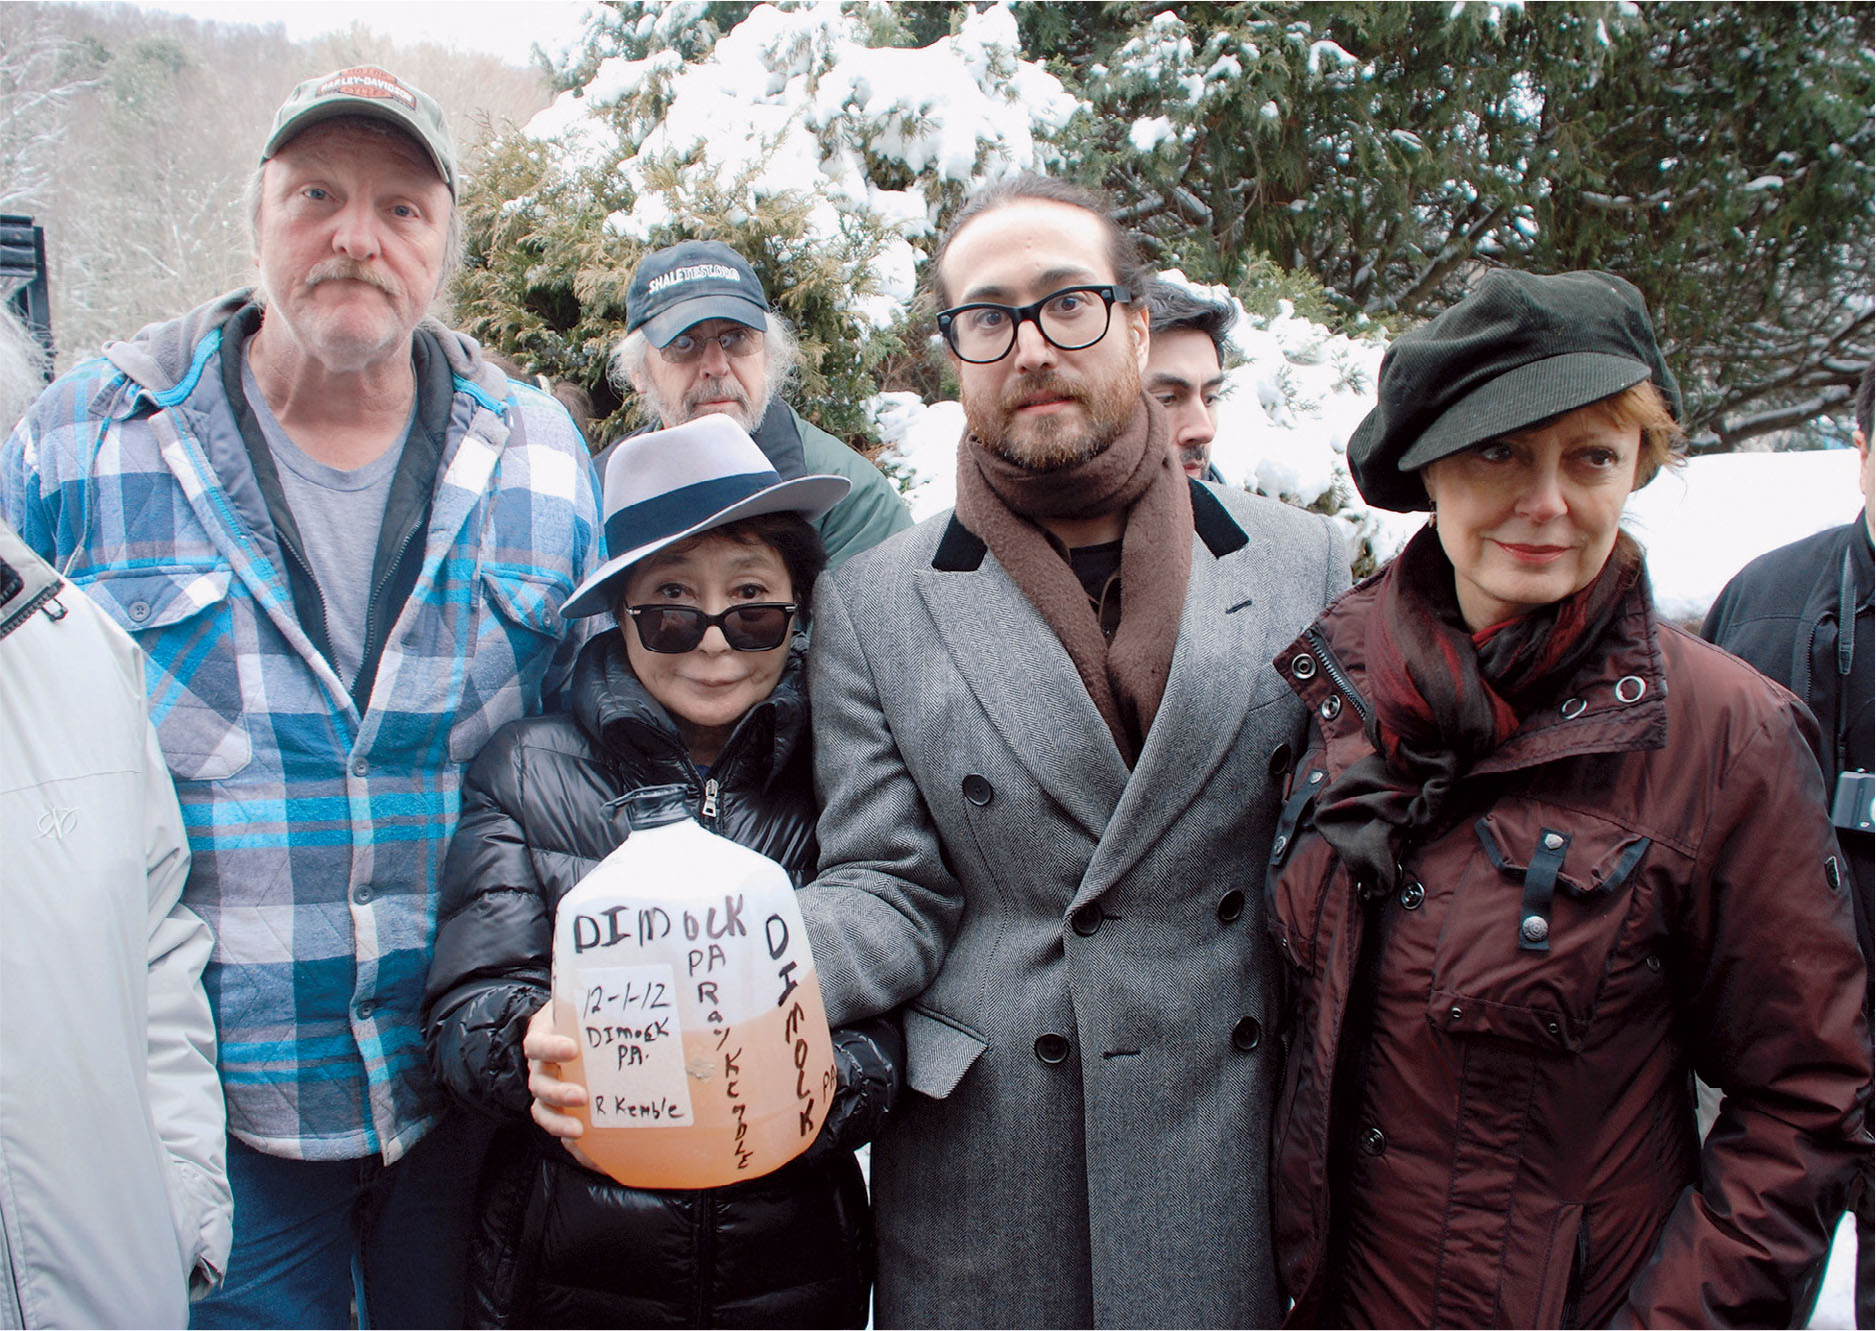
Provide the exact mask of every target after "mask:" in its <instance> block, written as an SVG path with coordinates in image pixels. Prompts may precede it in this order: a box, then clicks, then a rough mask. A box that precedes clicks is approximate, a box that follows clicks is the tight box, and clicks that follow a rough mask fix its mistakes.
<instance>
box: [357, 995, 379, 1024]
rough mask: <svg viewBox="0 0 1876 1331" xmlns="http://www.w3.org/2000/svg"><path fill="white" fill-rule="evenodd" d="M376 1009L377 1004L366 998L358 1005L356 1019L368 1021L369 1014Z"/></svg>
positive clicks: (369, 1018)
mask: <svg viewBox="0 0 1876 1331" xmlns="http://www.w3.org/2000/svg"><path fill="white" fill-rule="evenodd" d="M377 1010H378V1005H377V1004H376V1003H374V1002H372V1001H371V1000H370V999H369V998H367V999H365V1000H364V1001H363V1002H361V1003H360V1004H359V1005H358V1019H359V1020H360V1021H370V1020H371V1014H372V1013H374V1012H376V1011H377Z"/></svg>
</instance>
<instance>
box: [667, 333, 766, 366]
mask: <svg viewBox="0 0 1876 1331" xmlns="http://www.w3.org/2000/svg"><path fill="white" fill-rule="evenodd" d="M712 342H714V343H716V344H717V345H718V346H719V347H722V348H723V354H724V355H725V356H735V357H736V358H737V359H739V360H740V359H741V358H742V357H744V356H753V355H755V354H756V353H757V352H758V351H761V350H762V333H761V330H760V329H755V328H732V329H730V330H729V331H728V332H727V333H716V334H713V335H712V336H710V337H692V336H691V335H690V334H689V333H679V334H678V335H677V336H676V337H674V338H672V339H671V340H670V341H669V342H667V343H665V344H664V345H663V346H661V347H659V348H658V354H659V355H660V356H663V357H664V358H665V359H666V360H668V361H670V362H671V364H673V365H688V364H690V362H692V361H694V360H696V359H697V358H698V357H699V356H701V355H703V354H704V351H705V349H706V348H708V347H709V345H710V344H711V343H712Z"/></svg>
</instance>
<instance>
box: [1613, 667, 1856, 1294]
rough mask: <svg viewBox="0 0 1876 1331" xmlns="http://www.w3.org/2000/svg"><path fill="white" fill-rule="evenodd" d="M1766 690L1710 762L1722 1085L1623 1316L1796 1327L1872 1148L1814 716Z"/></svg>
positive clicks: (1710, 915) (1709, 1001) (1691, 1009)
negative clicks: (1805, 1292) (1803, 1292)
mask: <svg viewBox="0 0 1876 1331" xmlns="http://www.w3.org/2000/svg"><path fill="white" fill-rule="evenodd" d="M1769 701H1770V703H1771V705H1770V706H1767V707H1765V708H1764V709H1763V720H1762V722H1761V723H1760V724H1759V725H1757V726H1756V727H1753V728H1751V729H1750V730H1749V731H1748V733H1745V734H1742V735H1739V736H1738V737H1737V739H1736V740H1735V742H1733V743H1732V744H1731V745H1730V746H1729V749H1728V750H1726V751H1723V752H1722V753H1721V754H1720V755H1719V756H1720V758H1721V761H1720V762H1718V763H1716V764H1715V765H1714V767H1713V768H1712V770H1711V772H1710V778H1709V779H1710V781H1711V783H1712V786H1713V788H1714V790H1715V792H1716V796H1715V798H1714V800H1713V804H1712V808H1713V810H1714V813H1715V816H1714V818H1713V819H1712V821H1711V822H1710V823H1709V825H1708V826H1707V827H1706V828H1705V829H1703V833H1702V835H1701V841H1700V846H1699V849H1698V861H1697V862H1698V866H1699V867H1698V875H1699V877H1698V881H1699V882H1700V883H1701V884H1703V885H1704V886H1703V888H1702V890H1699V891H1696V892H1694V893H1691V894H1690V896H1689V899H1688V909H1687V914H1686V918H1685V919H1684V920H1683V921H1682V936H1683V939H1684V940H1685V942H1686V944H1687V955H1686V957H1685V963H1686V965H1687V969H1688V972H1689V979H1690V984H1689V987H1688V990H1687V992H1686V993H1685V994H1684V1002H1685V1005H1686V1010H1687V1015H1688V1029H1689V1030H1690V1032H1692V1034H1693V1054H1694V1068H1695V1070H1696V1071H1697V1072H1698V1073H1699V1074H1700V1076H1701V1077H1702V1078H1703V1079H1705V1080H1706V1081H1707V1082H1708V1084H1709V1085H1713V1086H1717V1087H1719V1088H1720V1089H1721V1090H1723V1091H1724V1092H1725V1100H1724V1101H1723V1103H1722V1105H1721V1109H1720V1115H1719V1119H1718V1121H1717V1122H1716V1123H1715V1124H1714V1125H1713V1128H1712V1130H1711V1131H1710V1132H1709V1133H1708V1135H1707V1138H1706V1142H1705V1146H1704V1149H1703V1150H1702V1153H1701V1179H1700V1184H1699V1186H1698V1188H1692V1189H1689V1190H1688V1191H1687V1192H1686V1193H1684V1194H1683V1195H1682V1198H1681V1201H1680V1204H1679V1205H1678V1206H1677V1207H1676V1208H1675V1210H1674V1212H1673V1214H1672V1215H1671V1216H1670V1217H1669V1219H1668V1223H1667V1226H1666V1228H1665V1229H1664V1230H1663V1232H1662V1234H1661V1238H1660V1241H1659V1243H1658V1245H1657V1247H1656V1249H1655V1253H1654V1256H1653V1258H1652V1259H1651V1260H1650V1262H1649V1263H1648V1265H1647V1266H1646V1267H1645V1268H1644V1269H1643V1271H1642V1273H1641V1276H1640V1278H1639V1279H1638V1280H1637V1281H1636V1283H1635V1285H1634V1287H1633V1288H1632V1289H1631V1290H1630V1292H1629V1300H1628V1306H1627V1307H1626V1308H1625V1309H1624V1310H1623V1311H1622V1314H1621V1315H1620V1316H1619V1317H1618V1318H1617V1325H1622V1326H1785V1325H1788V1324H1789V1322H1788V1320H1787V1319H1788V1318H1789V1317H1790V1315H1791V1313H1792V1308H1791V1306H1790V1305H1791V1300H1792V1291H1793V1290H1795V1289H1797V1288H1798V1287H1799V1286H1800V1285H1801V1284H1802V1282H1803V1280H1804V1278H1805V1276H1806V1273H1807V1272H1808V1271H1809V1270H1810V1269H1811V1267H1812V1265H1813V1263H1814V1262H1815V1261H1816V1260H1817V1258H1818V1256H1819V1254H1820V1252H1821V1251H1823V1250H1826V1249H1827V1248H1828V1246H1829V1243H1830V1234H1831V1231H1832V1229H1833V1228H1834V1226H1835V1223H1836V1219H1837V1217H1838V1216H1839V1215H1841V1214H1842V1212H1843V1209H1844V1206H1845V1205H1846V1203H1847V1201H1848V1196H1849V1191H1850V1187H1851V1184H1852V1180H1853V1178H1854V1174H1855V1163H1856V1160H1857V1158H1858V1157H1859V1156H1860V1155H1866V1154H1867V1153H1868V1151H1869V1149H1870V1148H1869V1140H1868V1136H1867V1132H1866V1130H1865V1129H1864V1128H1863V1123H1864V1116H1865V1112H1866V1109H1867V1104H1868V1097H1869V1081H1870V1047H1869V1033H1868V1027H1867V1026H1866V1025H1865V1023H1864V1020H1863V1013H1862V1006H1863V987H1864V985H1863V964H1862V958H1861V955H1860V954H1859V953H1858V951H1857V948H1856V944H1855V940H1854V937H1853V935H1852V933H1851V924H1850V907H1849V901H1848V898H1847V895H1846V893H1845V892H1844V891H1843V888H1842V885H1841V883H1840V882H1839V881H1838V879H1837V878H1836V877H1835V876H1833V875H1832V874H1831V873H1830V872H1829V871H1828V869H1827V861H1829V860H1830V859H1831V856H1832V853H1833V852H1834V851H1835V849H1836V842H1835V838H1834V837H1833V836H1832V834H1831V829H1830V827H1829V825H1828V823H1827V822H1826V820H1825V818H1824V816H1823V805H1824V801H1823V789H1822V780H1821V778H1820V777H1819V775H1818V772H1817V768H1816V767H1815V765H1813V764H1812V763H1811V762H1810V761H1809V760H1808V758H1807V756H1806V752H1805V750H1806V741H1807V740H1808V739H1810V738H1811V736H1810V735H1808V734H1807V733H1806V732H1808V731H1810V730H1812V729H1813V728H1814V727H1813V723H1812V721H1811V717H1810V715H1809V713H1808V712H1805V711H1804V710H1803V709H1802V708H1800V707H1799V706H1797V704H1796V703H1795V701H1794V700H1792V699H1791V698H1790V696H1789V695H1788V694H1782V693H1781V694H1780V695H1779V696H1778V697H1775V698H1772V699H1770V700H1769Z"/></svg>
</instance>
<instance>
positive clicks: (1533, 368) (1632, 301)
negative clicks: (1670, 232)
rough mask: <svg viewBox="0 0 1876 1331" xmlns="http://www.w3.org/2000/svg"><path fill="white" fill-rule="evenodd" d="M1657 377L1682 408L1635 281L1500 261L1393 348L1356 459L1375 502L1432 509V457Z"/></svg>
mask: <svg viewBox="0 0 1876 1331" xmlns="http://www.w3.org/2000/svg"><path fill="white" fill-rule="evenodd" d="M1646 380H1652V381H1653V382H1654V383H1655V385H1656V386H1657V387H1659V388H1660V390H1661V395H1662V397H1663V398H1664V399H1665V400H1666V401H1667V404H1668V410H1669V411H1670V412H1671V413H1673V416H1674V418H1675V419H1676V420H1679V419H1680V416H1681V390H1680V385H1679V383H1678V382H1676V380H1675V378H1674V374H1673V371H1671V370H1669V369H1668V366H1667V361H1666V360H1665V359H1664V358H1663V357H1662V355H1661V347H1660V345H1659V344H1658V343H1657V342H1656V341H1655V330H1654V325H1653V324H1652V323H1651V322H1649V319H1648V308H1647V306H1646V305H1645V304H1644V303H1643V301H1642V297H1641V292H1639V291H1637V290H1636V289H1635V288H1634V287H1633V286H1630V285H1629V284H1628V283H1627V282H1625V281H1623V280H1622V279H1621V278H1619V277H1616V276H1615V275H1613V274H1611V273H1593V272H1581V273H1557V274H1554V275H1552V276H1548V277H1540V276H1538V275H1537V274H1534V273H1520V272H1515V271H1513V270H1511V269H1508V268H1497V269H1493V270H1492V271H1491V272H1489V273H1487V274H1486V275H1485V277H1484V279H1483V280H1482V281H1481V282H1480V283H1479V285H1478V287H1477V288H1476V289H1474V290H1473V291H1470V292H1468V293H1467V294H1466V296H1465V297H1464V298H1463V299H1462V300H1460V301H1459V303H1458V304H1456V305H1454V306H1453V307H1452V308H1451V309H1449V310H1447V311H1445V312H1444V313H1442V314H1440V315H1439V316H1438V317H1437V318H1435V319H1433V320H1432V321H1431V322H1429V323H1427V324H1426V325H1425V326H1423V327H1420V328H1416V329H1414V330H1413V331H1412V332H1410V333H1405V334H1402V335H1401V336H1400V337H1398V338H1396V339H1395V341H1394V344H1393V345H1392V346H1391V347H1389V348H1388V351H1387V355H1385V356H1383V357H1382V358H1381V382H1380V386H1379V388H1378V390H1377V391H1376V393H1375V406H1374V410H1373V411H1370V412H1369V413H1368V414H1367V415H1366V416H1365V417H1363V418H1362V422H1361V424H1360V425H1358V426H1356V427H1355V433H1354V434H1353V435H1352V436H1351V437H1350V438H1349V441H1348V465H1349V471H1350V472H1351V473H1352V474H1353V476H1354V478H1355V488H1356V489H1358V490H1360V491H1361V496H1362V498H1363V499H1365V500H1367V501H1368V502H1369V503H1370V504H1372V505H1374V506H1375V507H1376V508H1385V509H1391V510H1393V511H1394V512H1397V513H1411V512H1414V511H1416V510H1423V509H1425V508H1426V507H1427V494H1426V488H1425V486H1423V485H1422V484H1421V481H1420V478H1419V477H1418V476H1416V475H1415V474H1414V473H1415V472H1417V471H1419V470H1420V468H1422V467H1424V466H1426V465H1427V464H1428V463H1429V462H1436V461H1438V460H1439V459H1440V458H1443V457H1450V456H1451V455H1452V454H1454V453H1459V452H1463V451H1464V450H1466V449H1468V448H1471V447H1472V446H1473V445H1475V444H1482V443H1485V442H1486V441H1487V440H1490V439H1496V438H1499V437H1500V436H1502V435H1507V434H1514V433H1516V432H1517V431H1519V430H1524V429H1529V428H1530V427H1532V426H1535V425H1537V424H1539V423H1540V422H1542V421H1547V420H1550V419H1552V418H1553V417H1556V416H1561V415H1563V414H1564V413H1565V412H1568V411H1575V410H1576V409H1577V408H1578V407H1587V406H1589V405H1590V404H1591V403H1592V402H1600V401H1601V400H1602V399H1604V398H1606V397H1613V396H1614V395H1615V394H1617V393H1620V392H1621V391H1622V390H1623V389H1625V388H1632V387H1634V386H1635V385H1636V384H1639V383H1642V382H1643V381H1646Z"/></svg>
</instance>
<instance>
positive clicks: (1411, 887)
mask: <svg viewBox="0 0 1876 1331" xmlns="http://www.w3.org/2000/svg"><path fill="white" fill-rule="evenodd" d="M1426 899H1427V890H1426V889H1425V888H1424V887H1422V886H1420V884H1419V882H1418V881H1417V880H1416V879H1411V878H1410V879H1408V880H1407V886H1405V887H1403V888H1402V889H1401V890H1400V904H1401V909H1402V910H1419V909H1420V903H1421V902H1423V901H1425V900H1426Z"/></svg>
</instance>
